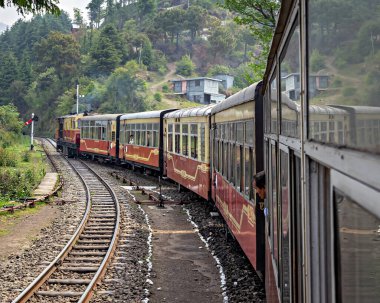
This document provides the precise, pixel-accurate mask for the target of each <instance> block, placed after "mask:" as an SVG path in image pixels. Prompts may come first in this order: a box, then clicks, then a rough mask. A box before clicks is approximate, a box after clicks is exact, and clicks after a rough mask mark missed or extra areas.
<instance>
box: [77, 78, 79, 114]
mask: <svg viewBox="0 0 380 303" xmlns="http://www.w3.org/2000/svg"><path fill="white" fill-rule="evenodd" d="M78 113H79V83H78V84H77V115H78Z"/></svg>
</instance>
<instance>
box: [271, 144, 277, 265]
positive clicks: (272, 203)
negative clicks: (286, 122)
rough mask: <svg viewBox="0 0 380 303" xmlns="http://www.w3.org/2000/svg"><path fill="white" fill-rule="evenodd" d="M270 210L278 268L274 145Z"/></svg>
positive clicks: (274, 151) (275, 155) (274, 149)
mask: <svg viewBox="0 0 380 303" xmlns="http://www.w3.org/2000/svg"><path fill="white" fill-rule="evenodd" d="M271 182H272V188H271V198H272V201H271V210H272V230H273V257H274V260H275V262H276V266H278V238H277V237H278V230H277V228H278V224H277V220H278V217H277V213H278V210H277V154H276V147H275V145H271Z"/></svg>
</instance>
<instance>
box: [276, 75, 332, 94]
mask: <svg viewBox="0 0 380 303" xmlns="http://www.w3.org/2000/svg"><path fill="white" fill-rule="evenodd" d="M281 78H282V81H283V83H284V84H285V85H284V86H283V87H282V90H283V92H284V93H285V95H287V96H288V97H289V98H290V99H291V100H299V99H300V92H301V86H300V74H299V73H291V74H287V75H282V77H281ZM281 86H282V85H281ZM328 86H329V76H328V75H309V96H310V97H311V98H313V97H314V96H316V95H318V94H319V93H320V92H322V91H325V90H327V89H328Z"/></svg>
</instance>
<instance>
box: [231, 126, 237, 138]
mask: <svg viewBox="0 0 380 303" xmlns="http://www.w3.org/2000/svg"><path fill="white" fill-rule="evenodd" d="M230 140H231V141H235V140H236V124H235V123H230Z"/></svg>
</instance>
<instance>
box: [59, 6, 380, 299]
mask: <svg viewBox="0 0 380 303" xmlns="http://www.w3.org/2000/svg"><path fill="white" fill-rule="evenodd" d="M320 5H322V4H321V2H320V0H309V1H303V0H290V1H283V2H282V5H281V10H280V14H279V16H278V21H277V27H276V30H275V35H274V38H273V41H272V45H271V49H270V54H269V58H268V64H267V69H266V71H265V75H264V79H263V82H262V85H252V86H250V87H249V88H247V89H245V90H243V91H241V92H239V93H238V94H236V95H234V96H232V97H230V98H228V99H227V100H225V101H223V102H222V103H220V104H218V105H215V106H214V107H212V109H211V111H210V108H207V109H206V108H203V109H199V110H200V111H199V112H198V113H199V114H198V113H197V109H194V110H192V111H188V112H186V110H181V111H178V112H176V111H173V112H170V113H167V114H165V115H164V117H163V119H164V124H163V125H164V127H163V129H161V128H160V131H162V132H163V134H162V136H161V134H160V135H159V136H160V138H164V139H163V140H164V142H163V143H160V144H162V145H161V146H163V151H162V152H163V159H164V161H163V163H162V164H163V167H162V169H161V168H160V171H161V172H162V173H163V174H166V175H169V176H170V178H172V179H173V180H175V181H176V182H178V183H180V184H181V185H182V186H185V187H188V188H189V189H191V190H193V191H194V192H197V193H198V194H199V195H201V196H202V197H205V198H206V197H207V198H209V199H210V200H212V201H214V203H215V204H216V206H217V207H218V208H219V211H220V213H221V214H222V216H223V218H224V219H225V220H226V222H227V224H228V225H229V227H230V229H231V231H232V233H233V234H234V235H235V237H236V238H237V240H238V241H239V243H240V245H241V247H242V248H243V250H244V252H245V254H246V255H247V256H248V258H249V260H250V262H251V263H252V265H253V266H254V267H255V268H256V269H257V270H258V271H261V272H264V270H263V269H262V268H263V266H264V265H265V289H266V295H267V302H377V301H378V298H379V297H380V275H379V273H380V269H379V264H380V249H379V248H380V244H379V243H380V242H379V241H380V203H379V201H380V178H379V171H380V136H379V134H380V99H378V98H375V99H374V98H372V99H370V91H368V93H367V92H360V94H359V96H360V98H358V97H357V96H356V97H355V98H350V96H344V97H345V98H342V97H341V96H340V95H339V94H338V93H337V92H339V90H337V89H332V90H331V93H330V95H329V96H328V97H329V98H328V101H325V100H323V98H322V97H319V95H318V93H316V82H315V79H316V75H315V73H314V74H312V73H311V70H312V67H311V62H310V61H311V60H310V57H311V56H312V53H313V52H314V51H315V50H317V51H320V52H321V53H323V52H329V53H328V54H329V55H331V54H337V53H341V52H342V50H344V49H345V50H347V47H348V46H349V45H351V44H350V43H347V41H343V40H344V39H345V38H351V39H352V38H353V37H355V34H354V32H355V31H353V30H352V28H349V29H348V32H349V33H351V34H350V35H348V36H347V37H344V36H342V35H340V36H339V35H338V34H339V33H341V32H344V30H346V31H347V28H348V27H350V26H352V24H351V22H345V20H347V18H346V16H347V10H346V9H347V8H348V7H349V9H351V10H352V11H351V14H350V15H355V16H356V17H357V18H356V19H355V22H356V23H355V24H354V26H355V28H357V29H359V28H361V27H362V28H363V32H364V30H365V29H371V27H370V23H369V21H373V22H378V20H377V19H373V20H370V19H371V18H370V17H371V16H373V18H376V16H378V14H376V13H375V12H379V5H378V4H377V3H376V1H373V2H372V4H370V3H369V2H367V5H372V7H370V8H369V7H366V9H368V11H372V12H374V13H373V14H372V15H366V17H365V18H359V17H360V16H361V14H362V13H363V12H364V10H362V8H363V6H360V5H351V6H348V7H347V6H345V7H343V6H344V5H345V1H341V2H339V1H338V2H337V1H335V2H334V3H333V4H332V3H331V5H334V7H332V8H334V10H333V11H334V21H335V22H336V23H335V24H340V27H339V30H330V29H329V30H327V28H328V27H327V25H326V27H324V26H325V24H324V22H325V21H326V19H325V18H324V16H322V15H321V14H319V13H317V12H320ZM323 5H325V6H327V7H326V11H327V10H329V7H328V6H329V5H330V2H328V1H327V2H326V3H324V4H323ZM340 7H341V8H342V9H340ZM344 8H345V9H344ZM343 21H344V22H343ZM371 24H372V23H371ZM331 26H332V25H331ZM324 28H325V29H326V30H322V29H324ZM375 31H376V29H375V27H373V28H372V32H371V30H370V31H369V36H368V37H378V36H379V35H380V33H378V32H375ZM359 32H361V31H359ZM317 34H320V35H324V37H323V39H321V38H320V39H315V35H317ZM333 35H335V36H333ZM321 41H322V43H321ZM329 41H330V44H331V41H334V43H333V44H332V45H330V46H329V47H328V48H326V45H325V44H326V43H328V42H329ZM358 41H359V40H358ZM360 41H361V40H360ZM371 41H372V42H373V44H372V45H375V43H377V41H378V40H376V39H375V38H374V40H371ZM368 45H370V43H369V44H368ZM333 47H336V51H335V52H334V51H333V49H332V48H333ZM327 49H328V50H327ZM355 49H356V48H355ZM364 49H365V48H364V46H363V50H364ZM338 50H339V52H338ZM372 52H373V56H372V57H371V58H370V59H366V61H365V63H366V64H365V65H364V64H362V66H361V72H360V77H359V76H358V77H357V78H351V80H352V81H350V83H353V84H358V83H359V84H360V85H359V86H358V90H363V88H368V87H369V88H371V89H373V87H371V86H370V84H368V83H370V79H371V77H372V76H373V73H370V72H369V71H368V68H369V67H370V65H371V64H368V62H370V61H369V60H373V64H372V65H373V66H376V64H377V65H378V64H379V61H378V60H379V58H380V56H378V53H377V54H374V52H375V49H374V48H373V49H372ZM376 60H377V61H376ZM331 61H333V60H331ZM367 61H368V62H367ZM347 64H348V65H349V66H350V67H352V68H353V70H357V69H358V65H360V64H359V63H358V62H357V61H355V64H354V63H350V62H347ZM370 76H371V77H370ZM345 78H346V79H350V76H349V75H348V76H347V77H345ZM292 79H293V82H292V81H290V80H292ZM324 92H325V93H326V92H327V94H328V93H329V88H328V87H327V89H326V88H324ZM334 92H335V93H336V95H334V94H333V93H334ZM334 96H335V97H336V96H338V97H340V98H337V99H335V98H334ZM262 98H263V99H262ZM358 99H360V101H358ZM342 100H347V102H346V103H344V102H342ZM327 102H329V103H327ZM342 103H343V104H342ZM327 104H331V105H327ZM337 104H341V105H337ZM262 106H263V107H264V110H263V111H262ZM263 118H264V123H263V122H262V121H263V120H262V119H263ZM62 119H65V118H62ZM82 119H83V120H84V121H85V120H86V119H88V118H86V117H84V118H82ZM117 121H118V120H117V119H116V124H115V128H114V131H112V130H108V127H107V130H106V133H108V134H109V137H107V138H108V140H109V141H110V142H109V146H110V145H111V143H113V142H111V141H112V140H113V139H115V140H116V141H115V144H117V142H118V138H119V136H120V134H118V129H117ZM193 122H194V123H193ZM194 124H196V125H197V126H194ZM64 125H66V124H64ZM111 125H112V123H111ZM202 125H204V126H207V125H208V127H206V128H205V130H204V133H205V141H204V142H205V144H204V150H205V155H204V156H203V153H202V146H203V144H202V143H200V142H202V138H201V137H202V134H203V127H202ZM263 126H264V129H263ZM92 127H96V123H94V124H93V126H92ZM119 127H120V119H119ZM153 129H154V126H152V128H151V129H150V131H151V130H153ZM131 130H132V126H131ZM83 131H84V130H83V129H81V135H82V133H83ZM136 131H141V128H140V129H137V127H136V128H135V132H136ZM142 132H143V136H145V137H144V138H145V139H142V140H145V142H146V140H147V130H146V128H144V126H143V129H142ZM57 134H58V135H61V136H62V131H61V132H58V133H57ZM90 134H97V131H96V130H91V131H90ZM207 134H209V137H208V136H207ZM140 135H141V134H140ZM140 135H139V136H140ZM150 135H151V134H150ZM107 136H108V135H107ZM252 136H253V138H252ZM127 138H128V134H126V135H125V139H124V140H127ZM60 140H62V141H63V138H62V137H61V138H60ZM97 140H99V139H97ZM139 140H141V139H139ZM74 142H75V140H74ZM130 142H131V141H130ZM81 144H82V141H81ZM140 144H141V141H140V143H139V144H133V145H138V146H142V145H140ZM80 148H81V150H82V146H80ZM119 148H120V147H119ZM262 149H263V151H262ZM124 150H125V147H124ZM128 150H129V146H127V151H128ZM66 151H67V150H66ZM84 152H85V153H86V154H89V155H92V156H93V157H99V156H101V157H104V158H105V159H110V160H111V159H113V160H114V161H115V162H119V161H120V162H123V161H124V162H125V163H131V162H130V161H132V159H129V160H128V158H127V157H126V156H125V155H123V156H121V152H120V150H119V153H118V154H117V155H116V154H115V158H111V157H112V156H111V153H109V155H100V154H98V153H96V150H93V151H92V152H91V151H87V152H86V151H84ZM159 152H161V151H159ZM199 154H200V156H199ZM135 157H136V159H137V158H138V156H135ZM132 162H133V163H134V164H136V161H132ZM182 162H183V163H188V164H187V165H183V164H182ZM190 163H191V165H189V164H190ZM140 164H141V165H142V166H144V165H145V164H143V163H140ZM159 165H161V163H159ZM149 167H151V165H150V166H149ZM195 167H196V168H198V167H199V168H198V170H194V168H195ZM263 168H264V170H265V173H266V191H267V196H266V200H265V204H264V207H265V208H264V211H263V210H262V208H263V207H262V204H261V203H256V202H255V201H258V200H257V197H255V199H252V198H253V197H252V195H253V193H252V187H251V183H252V182H251V177H252V174H254V173H255V172H258V171H261V170H262V169H263ZM208 169H209V171H210V174H209V177H208V180H209V181H208V182H206V183H205V186H198V185H197V183H196V182H198V181H196V182H195V180H197V178H200V175H199V176H198V175H197V173H198V174H200V173H201V172H202V173H203V172H207V170H208ZM198 180H201V179H198ZM202 180H203V179H202ZM200 182H202V181H200ZM206 192H207V194H206ZM264 214H265V217H264V218H263V216H264ZM263 220H264V224H263V222H262V221H263ZM263 237H264V239H263ZM264 246H265V249H264ZM263 253H265V261H264V260H263V255H262V254H263ZM260 254H261V255H260Z"/></svg>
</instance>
